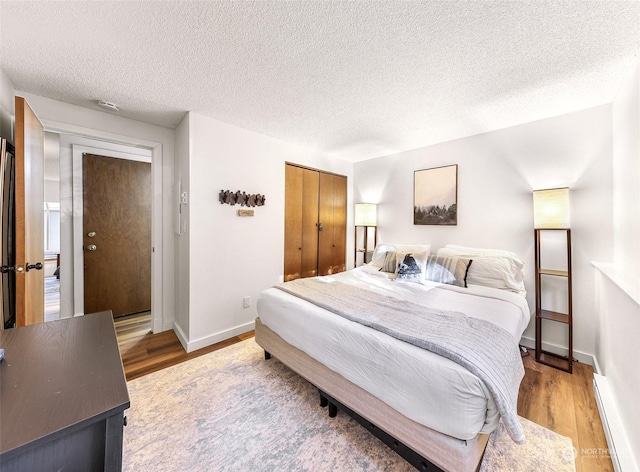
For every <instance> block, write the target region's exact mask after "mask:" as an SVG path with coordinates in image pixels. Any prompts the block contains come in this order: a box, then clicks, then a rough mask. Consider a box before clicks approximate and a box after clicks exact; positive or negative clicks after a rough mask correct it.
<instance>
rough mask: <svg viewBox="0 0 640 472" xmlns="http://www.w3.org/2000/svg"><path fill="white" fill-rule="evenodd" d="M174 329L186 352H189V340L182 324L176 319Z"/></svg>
mask: <svg viewBox="0 0 640 472" xmlns="http://www.w3.org/2000/svg"><path fill="white" fill-rule="evenodd" d="M173 331H174V332H175V333H176V336H177V337H178V341H180V344H182V348H183V349H184V350H185V351H186V352H189V350H188V349H187V346H188V345H189V342H188V341H187V337H186V336H185V334H184V333H183V332H182V329H180V326H179V325H178V323H176V322H175V321H174V322H173Z"/></svg>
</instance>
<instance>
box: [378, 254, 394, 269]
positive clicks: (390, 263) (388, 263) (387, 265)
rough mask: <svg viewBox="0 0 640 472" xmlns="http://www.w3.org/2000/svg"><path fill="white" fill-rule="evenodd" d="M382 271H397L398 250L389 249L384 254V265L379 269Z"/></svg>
mask: <svg viewBox="0 0 640 472" xmlns="http://www.w3.org/2000/svg"><path fill="white" fill-rule="evenodd" d="M379 271H380V272H391V273H392V274H393V273H395V271H396V252H395V251H387V252H386V253H385V254H384V262H383V264H382V267H380V269H379Z"/></svg>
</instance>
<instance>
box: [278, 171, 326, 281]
mask: <svg viewBox="0 0 640 472" xmlns="http://www.w3.org/2000/svg"><path fill="white" fill-rule="evenodd" d="M318 185H319V172H318V171H314V170H311V169H305V168H302V167H297V166H294V165H291V164H287V165H286V166H285V210H284V213H285V217H284V221H285V228H284V241H285V243H284V281H285V282H287V281H289V280H294V279H298V278H302V277H313V276H315V275H316V274H317V268H318V226H317V223H318V191H319V188H318Z"/></svg>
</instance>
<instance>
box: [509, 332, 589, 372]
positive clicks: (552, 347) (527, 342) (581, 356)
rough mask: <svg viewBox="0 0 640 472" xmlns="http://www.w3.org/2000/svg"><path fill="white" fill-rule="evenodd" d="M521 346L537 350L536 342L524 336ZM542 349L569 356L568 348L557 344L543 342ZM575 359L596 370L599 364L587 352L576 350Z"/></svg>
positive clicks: (574, 351) (574, 352)
mask: <svg viewBox="0 0 640 472" xmlns="http://www.w3.org/2000/svg"><path fill="white" fill-rule="evenodd" d="M520 344H521V345H523V346H525V347H528V348H529V349H531V350H534V349H535V348H536V340H535V339H533V338H528V337H524V336H523V337H522V338H521V339H520ZM542 349H544V350H545V351H549V352H553V353H556V354H560V355H566V354H567V348H566V347H565V348H563V347H562V346H558V345H556V344H550V343H545V342H543V343H542ZM532 354H533V353H532ZM573 358H574V359H575V360H577V361H578V362H581V363H583V364H587V365H590V366H591V367H593V368H594V370H595V366H596V364H597V362H596V360H595V358H594V357H593V355H592V354H587V353H586V352H580V351H576V350H575V349H574V350H573Z"/></svg>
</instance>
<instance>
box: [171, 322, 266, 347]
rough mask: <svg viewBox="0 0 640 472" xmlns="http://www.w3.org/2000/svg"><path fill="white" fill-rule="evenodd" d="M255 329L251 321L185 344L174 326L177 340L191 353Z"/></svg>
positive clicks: (176, 326)
mask: <svg viewBox="0 0 640 472" xmlns="http://www.w3.org/2000/svg"><path fill="white" fill-rule="evenodd" d="M255 328H256V323H255V321H251V322H250V323H246V324H243V325H240V326H236V327H235V328H231V329H227V330H225V331H220V332H219V333H215V334H211V335H209V336H205V337H204V338H200V339H196V340H195V341H191V342H185V339H184V335H183V333H182V331H180V329H179V327H178V325H176V324H174V329H175V330H176V334H177V333H178V332H180V334H177V335H178V339H179V340H180V342H181V343H182V346H183V347H184V349H185V351H187V352H193V351H197V350H198V349H202V348H203V347H207V346H210V345H212V344H215V343H219V342H220V341H224V340H226V339H229V338H232V337H234V336H238V335H239V334H244V333H246V332H247V331H251V330H252V329H255Z"/></svg>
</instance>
